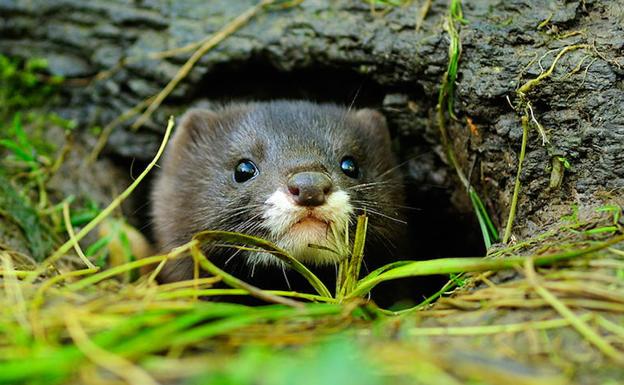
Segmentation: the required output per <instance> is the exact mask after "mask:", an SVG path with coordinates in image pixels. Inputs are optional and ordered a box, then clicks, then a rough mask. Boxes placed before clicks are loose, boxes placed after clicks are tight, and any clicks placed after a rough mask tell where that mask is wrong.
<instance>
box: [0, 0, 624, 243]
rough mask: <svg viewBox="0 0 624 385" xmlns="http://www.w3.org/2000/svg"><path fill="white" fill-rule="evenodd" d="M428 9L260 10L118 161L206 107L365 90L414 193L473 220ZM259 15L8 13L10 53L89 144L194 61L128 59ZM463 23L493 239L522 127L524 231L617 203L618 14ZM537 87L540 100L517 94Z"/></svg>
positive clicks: (331, 4) (443, 5)
mask: <svg viewBox="0 0 624 385" xmlns="http://www.w3.org/2000/svg"><path fill="white" fill-rule="evenodd" d="M421 3H422V2H410V4H409V5H407V6H404V7H390V8H387V9H386V10H383V11H382V10H376V11H372V10H371V7H370V5H369V4H368V3H367V2H364V1H346V0H345V1H342V0H341V1H329V0H306V1H304V2H303V3H302V4H301V5H299V6H296V7H292V8H288V9H271V10H265V11H263V12H261V13H260V14H259V15H257V16H256V17H255V18H253V19H252V20H251V21H250V22H249V23H247V24H246V25H245V26H244V27H243V28H241V29H240V30H239V31H237V32H236V33H234V34H233V35H232V36H230V37H228V38H227V39H225V40H224V41H223V42H222V43H221V44H219V45H218V46H217V47H216V48H215V49H213V50H211V51H209V52H208V53H207V54H206V55H205V56H204V57H202V59H201V60H200V61H199V62H198V63H197V65H196V66H195V67H193V69H192V71H191V72H190V73H189V75H188V76H187V77H186V78H185V79H184V80H183V81H182V83H181V84H180V85H179V86H178V87H177V88H176V89H175V91H174V92H173V94H172V95H171V96H170V97H168V98H167V99H166V100H165V102H164V104H163V105H162V106H161V108H159V109H158V111H157V112H156V113H155V114H154V116H153V117H152V120H151V121H149V122H147V123H146V124H145V125H144V127H142V128H141V129H140V130H139V131H138V132H131V131H129V130H128V126H129V125H130V124H131V123H132V120H130V121H128V122H125V123H124V124H122V125H121V126H120V127H119V128H118V129H116V130H115V131H114V132H113V135H112V136H111V137H110V140H109V144H108V151H109V152H112V153H115V154H118V155H122V156H127V157H136V158H139V159H148V158H150V157H151V156H152V154H153V153H154V149H155V147H156V145H157V143H158V142H159V140H160V134H161V133H162V131H163V130H164V127H165V125H166V118H167V116H168V115H169V114H171V113H175V114H179V113H180V112H181V111H183V110H184V109H186V108H187V107H188V106H190V105H192V104H194V103H196V102H197V101H198V100H202V99H204V100H209V101H212V100H219V99H224V98H225V99H229V98H240V97H246V98H267V97H309V98H313V99H320V100H333V101H338V102H341V103H345V104H349V103H350V101H351V100H350V99H352V98H353V97H354V94H356V93H358V89H359V91H360V92H359V96H358V97H357V98H356V103H357V104H363V105H372V106H374V107H378V108H380V109H382V110H383V111H384V112H385V114H386V116H387V117H388V119H389V122H390V124H391V128H392V129H393V131H394V134H395V137H396V138H398V142H399V143H400V147H401V148H400V152H401V156H402V157H403V158H404V160H406V161H407V163H408V167H407V169H408V170H409V174H410V175H409V177H410V182H411V184H410V185H412V186H417V187H416V188H417V189H427V188H429V187H428V186H432V185H433V186H439V185H444V186H457V191H458V192H459V193H458V194H457V198H458V199H455V200H454V202H455V203H456V204H457V206H459V207H464V208H465V207H469V205H468V204H466V202H468V200H467V199H466V198H465V196H466V195H465V191H464V190H463V188H460V186H461V185H460V184H459V182H458V180H457V178H456V176H455V173H454V171H453V169H452V168H450V167H448V166H447V165H446V163H447V160H446V157H445V150H444V149H443V148H442V146H441V144H440V134H439V131H438V126H437V121H436V118H435V116H436V110H435V107H436V102H437V98H438V92H439V88H440V83H441V79H442V76H443V74H444V72H445V70H446V68H447V63H448V60H449V59H448V45H449V37H448V34H447V32H446V31H445V30H444V24H445V22H446V21H445V20H446V18H447V15H448V4H447V2H446V1H433V4H432V5H431V8H430V10H429V11H428V13H427V15H426V18H425V19H424V21H423V22H422V25H420V28H419V29H417V24H418V19H419V18H418V14H419V10H420V9H421V8H420V7H421V6H422V4H421ZM255 4H256V2H255V1H250V0H232V1H220V2H209V3H208V2H206V1H203V0H202V1H199V0H197V1H190V0H189V1H183V2H181V1H165V0H142V1H141V0H136V1H130V0H127V1H119V0H117V1H111V0H101V1H100V0H91V1H84V0H1V1H0V52H2V53H4V54H8V55H12V56H18V57H19V56H22V57H33V56H39V57H45V58H47V59H48V61H49V65H50V71H51V72H52V73H53V74H58V75H63V76H65V77H67V78H68V81H67V82H66V87H65V88H64V93H65V95H66V97H67V103H66V104H65V105H64V106H63V108H62V109H60V110H59V112H60V113H61V114H63V115H64V116H66V117H69V118H74V119H76V120H77V121H78V122H79V123H80V127H82V128H84V129H86V128H88V127H91V126H94V125H99V126H104V125H106V124H108V123H109V122H111V121H113V120H114V119H115V118H116V117H118V116H119V115H121V114H123V113H124V112H125V111H127V110H129V109H130V108H132V107H133V106H135V105H136V104H137V103H140V102H141V101H143V100H145V99H146V98H149V97H150V96H152V95H154V94H156V93H158V91H159V90H161V89H162V88H163V87H164V86H165V85H166V84H167V82H168V81H169V80H170V79H171V78H172V77H173V76H174V75H175V73H176V71H177V70H178V69H179V67H180V66H181V65H182V64H183V63H184V61H185V60H186V59H187V58H188V57H189V56H190V53H186V54H181V55H177V56H173V57H168V58H164V59H143V60H138V61H133V60H128V59H129V58H136V57H137V56H141V55H145V54H147V53H153V52H157V51H164V50H169V49H173V48H177V47H181V46H184V45H186V44H189V43H193V42H197V41H200V40H202V39H204V38H205V37H206V36H209V35H211V34H213V33H215V32H216V31H218V30H219V29H220V28H221V27H222V26H223V25H225V24H226V23H227V22H228V21H230V20H231V19H233V18H234V17H236V16H237V15H239V14H241V13H242V12H244V11H245V10H246V9H248V8H249V7H251V6H253V5H255ZM463 11H464V18H465V20H466V22H465V23H464V24H463V25H462V26H461V31H460V41H461V44H462V47H463V50H462V54H461V59H460V64H459V72H458V77H457V87H456V91H455V95H454V98H455V102H456V103H455V111H454V112H455V116H456V117H457V119H456V120H447V125H448V129H449V134H450V137H451V143H452V146H453V149H454V151H455V153H456V154H457V158H458V160H459V166H460V167H461V169H462V170H463V172H464V173H465V174H466V175H468V176H469V179H470V182H471V183H472V185H473V186H474V187H475V189H476V190H477V191H479V192H480V194H481V195H482V197H483V198H485V201H486V203H487V207H488V208H489V209H490V213H491V214H492V216H493V218H494V221H495V223H496V224H497V225H498V227H499V228H503V227H504V224H505V221H506V220H507V215H508V210H509V205H510V199H511V196H512V193H513V188H514V184H515V175H516V170H517V167H518V154H519V152H520V145H521V138H522V133H523V128H522V125H521V119H522V116H523V115H526V116H527V117H528V118H529V123H530V127H529V137H528V146H527V151H526V157H525V159H524V163H523V167H522V172H521V175H520V186H521V190H520V194H519V197H520V199H519V205H518V207H519V212H518V218H519V220H518V226H519V227H517V228H516V231H520V230H521V229H530V228H531V227H530V226H527V225H528V224H530V223H531V221H533V222H537V221H538V220H542V221H546V222H547V221H548V220H549V219H554V218H555V217H557V216H560V215H561V214H562V213H563V212H565V210H563V211H562V209H561V207H562V205H563V206H565V207H567V206H569V205H570V204H571V203H578V204H592V203H595V202H597V201H598V200H601V201H602V200H604V198H605V196H606V197H607V200H608V199H618V198H622V195H623V191H624V113H623V111H624V86H623V84H624V69H623V68H622V67H623V66H624V30H623V29H624V28H623V25H624V5H623V4H622V2H620V1H591V0H585V1H565V2H564V1H550V0H534V1H522V0H510V1H502V0H501V1H485V0H482V1H471V2H465V4H464V7H463ZM573 46H574V48H566V47H573ZM577 46H578V47H577ZM559 54H561V55H559ZM558 55H559V56H558ZM556 57H559V59H558V60H557V61H556V63H555V65H554V67H553V70H552V73H551V74H550V75H548V74H547V71H548V70H549V67H550V66H551V65H552V64H553V61H555V58H556ZM122 60H128V63H127V64H126V65H125V66H123V67H121V68H119V69H118V70H115V71H113V72H112V74H111V76H110V77H107V78H104V79H97V78H95V76H96V75H97V74H98V73H100V72H101V71H105V70H109V69H111V68H114V67H115V66H116V65H118V64H119V63H120V62H121V61H122ZM536 78H540V81H539V82H535V83H534V84H535V86H534V87H532V88H531V87H525V89H528V90H527V92H526V93H525V94H524V95H520V94H519V93H518V91H519V90H522V89H523V88H522V87H523V85H525V84H527V82H530V81H531V80H532V79H536ZM529 107H530V108H529ZM538 128H540V129H541V128H543V131H544V134H540V133H539V130H538ZM605 194H606V195H605ZM599 198H600V199H599Z"/></svg>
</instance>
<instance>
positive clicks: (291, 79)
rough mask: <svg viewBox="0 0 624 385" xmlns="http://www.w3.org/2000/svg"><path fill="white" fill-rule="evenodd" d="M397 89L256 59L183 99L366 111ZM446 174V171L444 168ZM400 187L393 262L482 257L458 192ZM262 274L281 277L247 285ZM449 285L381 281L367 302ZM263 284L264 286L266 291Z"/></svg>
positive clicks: (140, 208)
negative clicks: (403, 232)
mask: <svg viewBox="0 0 624 385" xmlns="http://www.w3.org/2000/svg"><path fill="white" fill-rule="evenodd" d="M405 89H411V90H412V92H413V89H414V86H413V85H406V87H405ZM397 91H399V92H400V91H401V90H397V89H388V88H384V87H382V86H380V85H379V84H377V83H375V82H374V81H372V80H370V79H368V78H366V77H364V76H362V75H361V74H358V73H355V72H352V71H345V70H337V69H332V68H322V69H314V70H312V69H306V70H297V71H293V72H281V71H278V70H276V69H275V68H272V67H271V66H270V65H268V64H266V63H263V62H261V61H250V62H246V63H240V64H231V63H228V65H227V66H225V65H224V66H220V67H217V68H215V69H213V70H212V71H211V72H210V74H208V75H207V76H205V77H204V78H203V79H202V80H201V82H200V83H199V84H197V87H195V93H193V94H191V95H188V100H187V101H186V102H187V103H192V102H195V101H197V100H207V101H210V102H228V101H242V100H270V99H280V98H283V99H307V100H313V101H317V102H334V103H338V104H342V105H347V106H348V105H351V104H352V103H353V105H354V106H355V107H372V108H377V109H380V110H381V107H382V102H383V99H384V96H385V95H386V94H387V93H396V92H397ZM411 96H412V97H413V98H415V100H417V101H418V100H419V99H418V98H419V96H418V95H413V94H412V95H411ZM419 101H421V102H422V103H423V105H428V104H430V103H431V102H430V101H429V100H427V98H425V97H423V96H420V100H419ZM390 123H392V121H391V122H390ZM390 128H391V130H392V131H393V132H402V131H403V130H400V129H399V128H400V127H393V126H392V124H391V127H390ZM401 142H402V143H408V145H411V144H414V143H420V147H421V148H422V147H426V146H425V145H424V140H423V138H422V137H410V138H401ZM438 163H439V164H440V167H445V166H442V165H441V163H440V162H438ZM128 165H129V163H128ZM134 167H135V170H136V169H137V167H138V166H137V165H136V164H135V165H134ZM449 172H451V171H450V170H449ZM150 182H151V181H148V182H147V183H145V184H143V187H142V190H141V191H139V192H138V193H137V194H136V195H135V196H137V197H140V198H139V201H140V204H134V205H133V206H134V207H135V210H134V217H135V220H136V223H135V224H136V225H137V226H138V227H139V228H142V229H143V231H144V233H147V234H150V225H149V210H148V207H147V206H145V205H144V203H145V202H146V201H147V197H148V191H147V190H149V188H150V187H151V183H150ZM406 184H407V191H406V193H407V197H406V198H407V199H406V204H407V206H409V207H412V208H414V209H410V210H407V216H408V218H409V226H408V231H407V236H406V239H405V243H406V244H407V247H405V249H404V251H402V252H401V254H400V255H398V256H397V260H398V259H410V260H414V259H416V260H419V259H434V258H440V257H465V256H480V255H483V254H484V252H485V250H484V247H483V241H482V238H481V235H480V230H479V226H478V223H477V221H476V219H475V217H474V214H473V213H472V212H470V211H469V210H463V211H462V210H458V209H457V208H456V207H455V206H454V205H453V204H452V203H451V193H452V192H453V189H454V188H461V187H459V186H435V185H431V184H423V183H421V181H419V180H414V179H413V178H409V177H408V178H407V181H406ZM369 265H370V263H369ZM374 267H375V266H369V267H368V268H369V270H370V269H372V268H374ZM274 270H275V269H274ZM330 270H331V271H328V272H325V273H327V274H326V275H325V277H328V279H329V280H330V281H331V280H332V279H333V276H334V275H335V272H334V269H333V268H332V269H330ZM363 270H365V268H363ZM232 273H234V274H235V275H236V274H238V275H239V276H240V278H243V279H248V278H249V277H245V275H247V273H245V272H241V271H237V272H232ZM364 273H365V272H364ZM240 274H242V275H240ZM262 274H269V275H271V276H272V277H271V280H272V279H275V280H276V282H277V281H282V280H283V277H282V272H281V271H277V272H276V271H273V272H269V271H266V270H264V269H256V271H255V277H254V278H253V279H249V280H250V281H251V282H250V283H254V281H257V277H258V275H262ZM293 274H295V273H293ZM291 276H292V275H291ZM289 279H291V278H289ZM448 279H449V277H448V276H428V277H416V278H410V279H402V280H398V281H392V282H388V283H384V284H382V285H379V286H378V288H376V289H375V290H374V291H373V298H374V299H375V301H376V302H377V303H378V304H379V305H381V306H384V307H389V306H391V305H393V304H397V303H401V304H402V305H403V306H408V305H410V304H417V303H419V302H421V301H422V300H423V299H424V298H426V297H428V296H429V295H431V294H433V293H435V292H437V291H438V290H439V289H440V288H441V287H442V286H443V285H444V284H445V283H446V282H447V281H448ZM291 280H292V279H291ZM263 286H264V287H267V286H266V285H263ZM269 286H270V285H269ZM305 286H307V284H306V285H305Z"/></svg>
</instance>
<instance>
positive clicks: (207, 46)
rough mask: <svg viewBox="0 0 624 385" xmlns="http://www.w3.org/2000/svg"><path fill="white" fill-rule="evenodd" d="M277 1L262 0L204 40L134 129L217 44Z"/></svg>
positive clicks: (138, 125)
mask: <svg viewBox="0 0 624 385" xmlns="http://www.w3.org/2000/svg"><path fill="white" fill-rule="evenodd" d="M274 2H275V0H262V1H260V2H259V3H258V4H256V5H255V6H253V7H251V8H249V9H248V10H247V11H245V12H243V13H242V14H240V15H239V16H237V17H236V18H235V19H234V20H232V21H231V22H230V23H228V24H227V25H226V26H225V27H223V28H222V29H221V30H219V31H218V32H217V33H215V34H214V35H212V36H210V37H208V38H207V39H206V40H204V41H203V42H202V44H201V46H200V47H199V48H198V49H197V51H195V52H194V53H193V55H191V57H190V58H189V59H188V60H187V61H186V63H184V65H182V67H181V68H180V69H179V70H178V72H177V73H176V74H175V76H174V77H173V79H171V80H170V81H169V83H167V85H166V86H165V88H163V89H162V91H160V92H159V93H158V94H157V95H156V97H155V98H154V100H153V101H152V102H151V103H150V105H149V106H148V107H147V109H146V110H145V111H144V112H143V114H142V115H141V116H140V117H139V118H138V119H137V120H136V121H135V122H134V123H133V124H132V129H135V130H136V129H137V128H139V127H141V126H142V125H143V124H144V123H145V122H146V121H147V120H148V119H149V118H150V117H151V116H152V114H153V113H154V111H156V109H157V108H158V107H159V106H160V105H161V103H162V102H163V101H164V100H165V98H167V96H169V95H170V94H171V92H173V90H174V89H175V88H176V86H177V85H178V84H179V83H180V82H181V81H182V80H183V79H184V78H185V77H186V76H187V75H188V74H189V72H190V71H191V69H193V67H194V66H195V64H196V63H197V62H198V61H199V59H201V58H202V56H204V55H205V54H206V52H208V51H209V50H211V49H212V48H214V47H215V46H216V45H217V44H219V43H221V41H223V40H224V39H225V38H227V37H228V36H230V35H231V34H233V33H234V32H236V31H237V30H238V29H240V28H241V27H243V26H244V25H245V24H247V22H248V21H249V20H251V19H252V18H253V17H254V16H256V15H257V14H258V13H259V12H260V11H261V10H263V9H264V8H265V7H266V6H268V5H270V4H273V3H274Z"/></svg>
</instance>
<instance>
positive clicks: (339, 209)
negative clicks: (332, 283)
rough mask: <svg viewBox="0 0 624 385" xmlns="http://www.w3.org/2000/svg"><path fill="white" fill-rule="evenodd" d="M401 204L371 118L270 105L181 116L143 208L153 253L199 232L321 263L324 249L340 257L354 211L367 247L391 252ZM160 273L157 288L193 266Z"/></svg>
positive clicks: (221, 253) (246, 259) (255, 256)
mask: <svg viewBox="0 0 624 385" xmlns="http://www.w3.org/2000/svg"><path fill="white" fill-rule="evenodd" d="M402 196H403V191H402V184H401V177H400V174H399V172H398V170H397V165H396V161H395V158H394V156H393V154H392V152H391V145H390V136H389V132H388V128H387V126H386V123H385V119H384V118H383V116H382V115H381V114H380V113H378V112H376V111H374V110H370V109H361V110H348V109H346V108H343V107H339V106H336V105H333V104H314V103H310V102H292V101H274V102H268V103H249V104H232V105H230V106H227V107H224V108H222V109H219V110H216V111H208V110H199V109H195V110H190V111H189V112H187V113H186V114H185V115H184V117H183V118H182V120H181V123H180V125H179V127H178V128H177V130H176V132H175V134H174V136H173V138H172V140H171V142H170V143H169V145H168V148H167V151H166V153H165V156H164V161H163V164H162V168H161V170H160V174H159V175H158V178H157V180H156V184H155V186H154V189H153V193H152V207H153V219H154V224H155V234H156V237H157V240H158V242H159V246H160V248H161V250H162V251H168V250H169V249H171V248H173V247H176V246H179V245H181V244H184V243H186V242H188V241H189V240H190V239H191V238H192V236H193V235H194V234H196V233H198V232H200V231H202V230H226V231H235V232H241V233H246V234H250V235H254V236H258V237H262V238H265V239H267V240H270V241H272V242H274V243H275V244H277V245H278V246H280V247H281V248H283V249H285V250H287V251H289V252H290V254H291V255H292V256H293V257H295V258H296V259H298V260H299V261H301V262H303V263H305V264H308V265H327V264H335V263H337V262H339V261H340V259H341V257H340V256H339V253H338V254H337V253H335V252H332V251H329V250H328V249H331V250H339V249H340V245H342V244H344V239H345V238H344V234H345V230H346V229H347V227H348V226H350V225H353V224H354V222H355V218H356V216H357V215H358V214H360V213H367V214H368V216H369V225H368V233H367V244H368V242H381V243H383V244H385V245H388V246H389V245H392V243H393V241H394V240H395V237H396V234H397V231H396V230H397V226H400V223H399V222H401V221H400V213H399V208H400V207H401V204H402ZM310 245H316V246H321V247H320V248H319V247H314V246H312V247H310ZM206 251H207V252H208V253H209V255H210V257H211V258H213V257H215V256H216V257H217V258H220V259H222V260H225V259H227V260H228V263H229V260H230V259H234V260H236V262H237V263H238V264H241V263H242V264H247V265H254V264H263V265H271V264H275V265H279V264H280V263H281V262H280V261H279V260H278V259H277V258H276V257H274V256H272V255H270V254H267V253H259V252H247V251H245V252H238V253H237V252H236V251H234V250H227V249H223V248H219V249H212V250H210V249H209V250H206ZM228 253H229V254H228ZM235 253H236V254H235ZM163 273H164V274H163V276H164V277H165V278H164V280H166V281H171V280H179V279H185V278H190V277H191V274H192V264H191V263H190V261H189V260H184V259H181V260H175V261H172V262H170V263H168V265H167V266H166V267H165V270H164V272H163Z"/></svg>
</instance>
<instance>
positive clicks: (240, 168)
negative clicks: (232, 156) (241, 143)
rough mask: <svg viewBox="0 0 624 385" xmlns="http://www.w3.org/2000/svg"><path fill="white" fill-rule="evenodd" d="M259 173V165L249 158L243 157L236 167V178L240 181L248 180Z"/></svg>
mask: <svg viewBox="0 0 624 385" xmlns="http://www.w3.org/2000/svg"><path fill="white" fill-rule="evenodd" d="M256 175H258V167H256V165H255V164H254V162H252V161H250V160H249V159H242V160H240V161H239V162H238V164H237V165H236V168H235V169H234V180H235V181H236V182H238V183H243V182H247V181H248V180H249V179H252V178H253V177H255V176H256Z"/></svg>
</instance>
